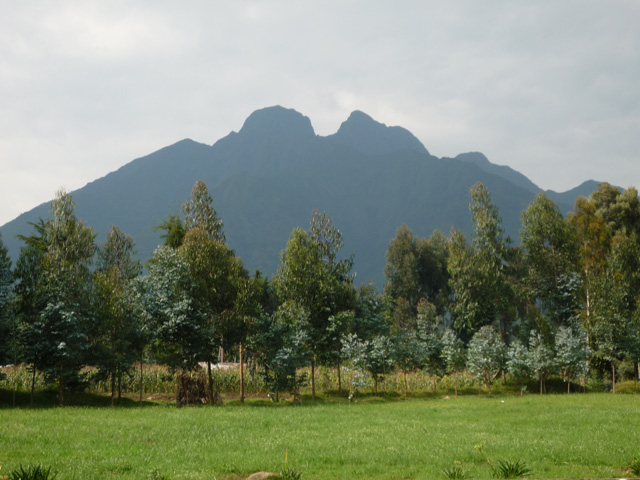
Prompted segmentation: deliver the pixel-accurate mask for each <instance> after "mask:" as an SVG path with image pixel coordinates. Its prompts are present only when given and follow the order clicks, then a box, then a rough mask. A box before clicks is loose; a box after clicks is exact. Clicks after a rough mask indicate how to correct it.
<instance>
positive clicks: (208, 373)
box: [207, 360, 213, 404]
mask: <svg viewBox="0 0 640 480" xmlns="http://www.w3.org/2000/svg"><path fill="white" fill-rule="evenodd" d="M207 379H208V380H209V385H208V387H209V388H207V390H208V392H207V394H208V395H207V396H208V397H209V403H210V404H213V375H212V374H211V360H207Z"/></svg>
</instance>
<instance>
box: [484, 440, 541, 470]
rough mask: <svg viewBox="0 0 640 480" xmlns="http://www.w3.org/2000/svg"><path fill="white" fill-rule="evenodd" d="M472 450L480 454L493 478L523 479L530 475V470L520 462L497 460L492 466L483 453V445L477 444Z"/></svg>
mask: <svg viewBox="0 0 640 480" xmlns="http://www.w3.org/2000/svg"><path fill="white" fill-rule="evenodd" d="M473 448H474V450H475V451H476V452H478V453H480V454H482V456H483V457H484V459H485V461H486V462H487V465H489V468H491V471H492V472H493V476H494V477H495V478H523V477H526V476H527V475H529V474H531V469H530V468H529V467H527V465H526V464H525V463H524V462H521V461H520V460H518V461H515V462H512V461H510V460H497V461H496V465H495V466H494V464H493V463H492V462H491V461H490V460H489V457H487V455H486V454H485V453H484V445H482V444H481V443H479V444H478V445H475V446H474V447H473Z"/></svg>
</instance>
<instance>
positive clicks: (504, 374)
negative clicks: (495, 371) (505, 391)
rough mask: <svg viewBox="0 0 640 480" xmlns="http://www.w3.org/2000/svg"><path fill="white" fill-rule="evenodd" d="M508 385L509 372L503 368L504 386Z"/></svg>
mask: <svg viewBox="0 0 640 480" xmlns="http://www.w3.org/2000/svg"><path fill="white" fill-rule="evenodd" d="M506 384H507V371H506V370H505V369H504V368H503V369H502V385H506Z"/></svg>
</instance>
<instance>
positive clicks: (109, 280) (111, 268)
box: [94, 226, 143, 405]
mask: <svg viewBox="0 0 640 480" xmlns="http://www.w3.org/2000/svg"><path fill="white" fill-rule="evenodd" d="M134 254H135V250H134V243H133V240H132V239H131V237H130V236H129V235H127V234H126V233H124V232H122V231H121V230H120V229H118V228H117V227H115V226H111V227H110V228H109V230H108V232H107V240H106V242H105V243H104V245H102V246H101V247H100V248H99V249H98V265H97V267H98V268H97V270H96V272H95V274H94V283H95V290H96V292H95V295H96V306H97V316H98V319H97V320H98V331H97V332H96V334H95V336H96V339H95V346H96V350H97V351H96V352H95V355H94V358H95V362H96V366H98V367H99V368H100V370H101V371H102V372H103V373H104V374H106V375H108V376H110V377H111V404H112V405H113V403H114V399H115V392H116V382H117V385H118V398H120V395H121V388H120V386H121V379H122V375H123V374H124V373H127V372H128V371H129V370H131V368H132V365H133V362H134V361H135V360H136V359H137V357H138V350H139V348H135V347H136V346H139V345H138V344H139V343H140V342H141V341H142V337H143V335H142V332H141V318H140V317H139V315H137V313H138V309H137V308H136V307H135V305H133V302H134V296H135V295H134V293H133V292H132V287H133V285H132V282H133V280H134V279H135V278H137V277H138V275H139V274H140V272H141V270H142V266H141V264H140V262H139V261H137V260H134V258H133V256H134Z"/></svg>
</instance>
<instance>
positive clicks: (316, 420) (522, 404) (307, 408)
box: [0, 393, 640, 480]
mask: <svg viewBox="0 0 640 480" xmlns="http://www.w3.org/2000/svg"><path fill="white" fill-rule="evenodd" d="M634 457H636V458H640V396H638V395H612V394H605V393H602V394H595V393H591V394H571V395H566V394H565V395H559V394H553V395H542V396H540V395H534V394H528V395H525V396H524V397H519V396H514V395H511V394H498V395H496V396H493V397H489V396H472V395H465V396H461V397H458V398H455V397H453V396H451V397H450V398H448V397H446V396H444V395H432V396H429V397H423V398H410V399H408V400H402V399H400V398H399V397H393V398H390V397H384V396H383V397H372V396H368V395H363V396H361V397H359V398H358V400H357V401H355V402H349V401H348V400H346V399H344V398H338V397H330V396H326V397H325V396H321V397H320V398H319V399H318V401H316V402H315V403H314V402H312V401H311V400H310V399H309V398H307V397H305V398H303V403H302V405H296V406H294V405H291V404H290V403H288V402H281V403H280V404H273V403H270V402H269V401H268V400H265V399H250V400H249V401H248V402H247V403H246V404H245V405H240V404H239V403H238V402H237V401H230V402H228V403H227V405H226V406H224V407H190V408H177V407H176V406H175V405H171V404H162V403H151V402H146V403H145V404H144V405H143V406H142V407H138V406H137V404H136V403H135V402H133V401H129V400H126V401H124V402H123V405H122V406H120V407H115V408H113V407H110V406H101V405H98V406H84V407H65V408H52V407H36V408H27V407H20V408H15V409H14V408H9V407H5V408H2V409H0V466H1V467H2V470H0V477H1V476H2V473H5V474H7V473H8V472H9V471H11V470H12V469H14V468H16V467H18V465H20V464H23V465H26V464H38V463H40V464H43V465H46V466H51V467H52V469H53V470H54V471H56V472H57V473H58V477H57V478H58V479H61V480H63V479H92V478H96V479H98V478H100V479H109V478H113V479H116V478H117V479H153V480H160V479H167V480H169V479H221V480H222V479H241V478H246V477H247V476H248V475H249V474H250V473H253V472H256V471H261V470H268V471H280V469H281V468H282V467H284V466H287V467H288V468H291V469H295V470H296V471H298V472H300V473H301V478H302V479H324V480H329V479H440V478H448V477H447V474H446V473H445V472H447V471H449V472H450V471H451V470H452V468H453V467H456V468H457V470H458V471H459V472H462V473H463V474H464V475H465V476H466V478H480V479H482V478H492V477H493V476H494V472H493V468H495V467H496V466H497V465H498V462H499V461H509V462H516V461H517V462H521V463H523V464H524V465H526V467H527V468H528V469H530V471H531V473H530V474H529V477H530V478H605V477H606V478H611V477H623V476H626V475H628V474H629V472H628V471H627V468H628V467H629V465H630V464H631V462H632V460H633V459H634Z"/></svg>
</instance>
